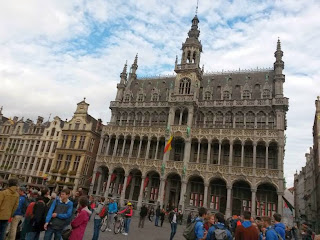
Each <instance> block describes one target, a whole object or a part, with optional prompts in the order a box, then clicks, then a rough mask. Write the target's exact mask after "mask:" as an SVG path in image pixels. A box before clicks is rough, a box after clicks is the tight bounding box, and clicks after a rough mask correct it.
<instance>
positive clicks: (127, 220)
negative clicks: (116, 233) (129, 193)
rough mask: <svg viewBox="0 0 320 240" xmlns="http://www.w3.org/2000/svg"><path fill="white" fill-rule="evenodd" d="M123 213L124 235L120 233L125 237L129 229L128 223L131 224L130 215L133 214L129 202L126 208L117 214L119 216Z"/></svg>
mask: <svg viewBox="0 0 320 240" xmlns="http://www.w3.org/2000/svg"><path fill="white" fill-rule="evenodd" d="M122 213H124V214H125V215H124V217H125V219H124V231H125V232H124V233H122V234H123V235H125V236H127V235H128V233H129V229H130V223H131V217H132V214H133V209H132V203H131V202H128V203H127V207H126V208H125V209H124V210H122V211H121V212H119V214H122Z"/></svg>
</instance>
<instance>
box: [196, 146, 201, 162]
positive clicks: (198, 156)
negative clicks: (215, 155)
mask: <svg viewBox="0 0 320 240" xmlns="http://www.w3.org/2000/svg"><path fill="white" fill-rule="evenodd" d="M200 141H201V140H199V142H198V153H197V163H199V158H200V149H201V142H200Z"/></svg>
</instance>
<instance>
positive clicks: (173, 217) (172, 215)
mask: <svg viewBox="0 0 320 240" xmlns="http://www.w3.org/2000/svg"><path fill="white" fill-rule="evenodd" d="M177 212H178V209H177V208H175V209H174V210H173V211H172V212H171V213H170V215H169V221H170V224H171V234H170V240H172V239H173V237H174V235H175V234H176V232H177V225H178V224H177Z"/></svg>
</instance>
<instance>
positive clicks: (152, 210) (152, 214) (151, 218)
mask: <svg viewBox="0 0 320 240" xmlns="http://www.w3.org/2000/svg"><path fill="white" fill-rule="evenodd" d="M153 216H154V208H153V207H151V209H150V211H149V215H148V218H149V221H150V222H152V221H153Z"/></svg>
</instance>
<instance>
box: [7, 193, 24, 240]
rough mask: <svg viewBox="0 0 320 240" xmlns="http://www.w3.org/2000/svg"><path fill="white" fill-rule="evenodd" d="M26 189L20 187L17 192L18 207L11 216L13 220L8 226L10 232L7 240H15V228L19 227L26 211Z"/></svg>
mask: <svg viewBox="0 0 320 240" xmlns="http://www.w3.org/2000/svg"><path fill="white" fill-rule="evenodd" d="M26 191H27V190H26V188H25V187H20V188H19V190H18V193H19V205H18V208H17V210H16V211H15V212H14V214H13V218H12V221H11V225H10V231H9V235H8V238H9V240H15V239H16V235H17V228H18V225H19V222H20V221H21V220H22V218H23V216H24V214H25V213H26V209H27V205H28V203H27V196H26Z"/></svg>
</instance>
